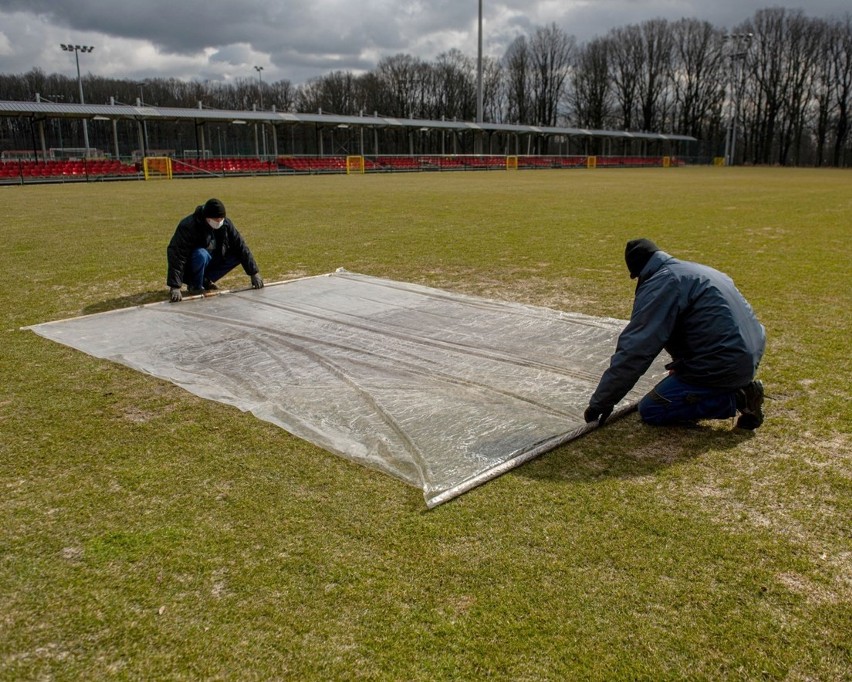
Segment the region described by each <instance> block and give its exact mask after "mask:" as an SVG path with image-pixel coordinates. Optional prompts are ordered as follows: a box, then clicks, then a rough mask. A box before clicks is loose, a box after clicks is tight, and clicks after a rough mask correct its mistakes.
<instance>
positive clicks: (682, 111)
mask: <svg viewBox="0 0 852 682" xmlns="http://www.w3.org/2000/svg"><path fill="white" fill-rule="evenodd" d="M672 39H673V41H674V49H673V58H672V65H671V82H672V85H673V87H674V97H675V102H676V115H675V130H676V131H677V132H678V133H681V134H683V135H693V136H695V137H698V138H703V137H708V136H713V135H718V133H719V130H720V127H721V126H720V116H721V106H722V102H723V100H724V96H725V82H724V79H725V73H724V60H723V52H722V39H723V38H722V32H721V31H719V30H718V29H716V28H714V27H713V26H712V25H711V24H710V23H709V22H707V21H699V20H697V19H682V20H681V21H678V22H676V23H674V24H673V25H672Z"/></svg>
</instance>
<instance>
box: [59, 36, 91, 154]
mask: <svg viewBox="0 0 852 682" xmlns="http://www.w3.org/2000/svg"><path fill="white" fill-rule="evenodd" d="M59 47H61V48H62V49H63V50H65V51H66V52H73V53H74V61H75V62H76V63H77V86H78V87H79V88H80V104H85V103H86V101H85V99H84V98H83V79H82V78H81V77H80V56H79V55H80V52H91V51H92V50H94V49H95V48H94V47H93V46H92V45H72V44H70V43H68V44H67V45H66V44H65V43H60V44H59ZM83 145H84V146H85V148H86V158H87V159H88V158H89V123H88V121H87V120H86V119H85V117H84V118H83Z"/></svg>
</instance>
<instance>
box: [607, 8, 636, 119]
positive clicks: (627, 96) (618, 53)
mask: <svg viewBox="0 0 852 682" xmlns="http://www.w3.org/2000/svg"><path fill="white" fill-rule="evenodd" d="M607 40H608V42H609V54H610V57H611V59H610V68H611V69H612V70H611V72H610V73H611V76H612V82H613V92H614V94H615V99H616V101H617V103H618V109H619V113H620V116H619V120H618V122H617V125H618V126H619V127H621V128H623V129H624V130H631V129H633V127H634V121H635V119H636V113H637V108H638V104H639V81H640V79H641V78H642V68H643V61H644V58H645V57H644V51H643V49H642V31H641V29H640V28H639V27H638V26H636V25H632V26H627V27H624V28H616V29H613V30H612V31H610V32H609V34H608V36H607Z"/></svg>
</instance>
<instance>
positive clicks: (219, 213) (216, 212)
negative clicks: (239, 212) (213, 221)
mask: <svg viewBox="0 0 852 682" xmlns="http://www.w3.org/2000/svg"><path fill="white" fill-rule="evenodd" d="M201 212H202V215H203V216H204V217H205V218H224V217H225V204H223V203H222V202H221V201H219V200H218V199H208V200H207V203H206V204H204V208H203V209H202V211H201Z"/></svg>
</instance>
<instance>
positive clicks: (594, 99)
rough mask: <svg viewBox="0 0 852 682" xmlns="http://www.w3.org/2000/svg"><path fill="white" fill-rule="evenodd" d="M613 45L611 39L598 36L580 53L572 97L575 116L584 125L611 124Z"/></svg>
mask: <svg viewBox="0 0 852 682" xmlns="http://www.w3.org/2000/svg"><path fill="white" fill-rule="evenodd" d="M609 46H610V41H609V40H607V39H605V38H595V39H594V40H592V42H590V43H589V44H588V45H586V46H585V47H583V48H582V49H581V50H580V51H579V53H578V55H577V63H576V65H575V68H574V71H573V75H572V79H571V82H572V86H573V87H572V89H571V92H570V95H569V97H568V100H569V106H570V108H571V120H572V122H573V123H574V125H576V126H579V127H580V128H593V129H603V128H606V127H607V126H609V125H610V119H611V116H612V113H611V110H612V93H611V82H610V77H609Z"/></svg>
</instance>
